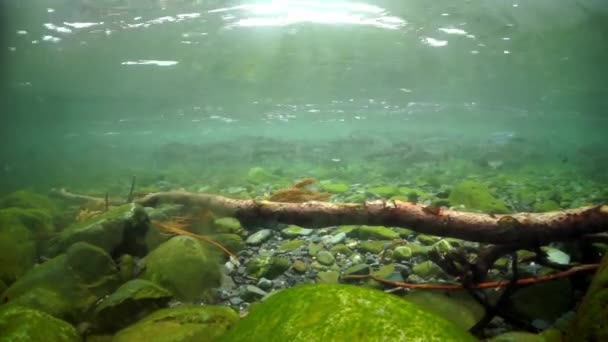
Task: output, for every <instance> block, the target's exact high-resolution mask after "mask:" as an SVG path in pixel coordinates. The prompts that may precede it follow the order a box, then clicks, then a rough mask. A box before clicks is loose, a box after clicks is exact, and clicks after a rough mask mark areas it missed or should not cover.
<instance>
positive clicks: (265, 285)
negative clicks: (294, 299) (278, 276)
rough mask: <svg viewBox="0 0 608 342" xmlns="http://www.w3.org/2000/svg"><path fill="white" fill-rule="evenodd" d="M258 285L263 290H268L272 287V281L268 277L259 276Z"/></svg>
mask: <svg viewBox="0 0 608 342" xmlns="http://www.w3.org/2000/svg"><path fill="white" fill-rule="evenodd" d="M258 287H259V288H260V289H262V290H264V291H268V290H271V289H272V281H271V280H270V279H266V278H261V279H260V280H259V281H258Z"/></svg>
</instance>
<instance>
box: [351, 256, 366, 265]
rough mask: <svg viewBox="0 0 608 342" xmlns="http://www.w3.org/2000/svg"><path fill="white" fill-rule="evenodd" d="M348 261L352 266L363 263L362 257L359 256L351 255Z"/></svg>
mask: <svg viewBox="0 0 608 342" xmlns="http://www.w3.org/2000/svg"><path fill="white" fill-rule="evenodd" d="M350 261H351V262H352V263H353V264H360V263H362V262H363V257H362V256H361V254H353V255H351V256H350Z"/></svg>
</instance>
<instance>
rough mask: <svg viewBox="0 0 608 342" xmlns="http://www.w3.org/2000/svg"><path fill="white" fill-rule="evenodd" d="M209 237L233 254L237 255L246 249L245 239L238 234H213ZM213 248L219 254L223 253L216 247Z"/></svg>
mask: <svg viewBox="0 0 608 342" xmlns="http://www.w3.org/2000/svg"><path fill="white" fill-rule="evenodd" d="M207 237H208V238H210V239H211V240H213V241H215V242H217V243H219V244H220V245H222V246H224V247H226V248H227V249H228V250H229V251H230V252H232V253H233V254H237V253H238V252H240V251H242V250H243V249H245V240H243V238H242V237H241V236H240V235H237V234H211V235H208V236H207ZM203 243H205V242H203ZM211 248H213V250H215V251H216V252H217V253H218V254H222V253H223V252H222V251H220V250H219V249H217V247H215V246H214V247H211Z"/></svg>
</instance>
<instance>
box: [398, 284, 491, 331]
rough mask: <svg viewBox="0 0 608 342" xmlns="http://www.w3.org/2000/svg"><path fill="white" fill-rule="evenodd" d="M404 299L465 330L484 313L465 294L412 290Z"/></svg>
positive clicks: (480, 307) (476, 303)
mask: <svg viewBox="0 0 608 342" xmlns="http://www.w3.org/2000/svg"><path fill="white" fill-rule="evenodd" d="M405 298H406V299H407V300H409V301H411V302H413V303H416V304H418V305H419V306H421V307H422V308H424V309H425V310H427V311H430V312H432V313H434V314H436V315H438V316H441V317H443V318H445V319H447V320H449V321H451V322H453V323H455V324H457V325H459V326H460V327H461V328H463V329H466V330H468V329H470V328H471V327H473V326H474V325H475V324H476V323H477V322H478V321H479V320H481V318H482V317H483V315H484V311H485V310H484V308H483V307H482V306H481V305H480V304H479V303H478V302H477V301H475V299H473V298H471V296H470V295H468V294H467V293H466V292H451V293H443V292H439V291H428V290H422V291H421V290H414V291H412V292H411V293H410V294H408V295H407V296H406V297H405Z"/></svg>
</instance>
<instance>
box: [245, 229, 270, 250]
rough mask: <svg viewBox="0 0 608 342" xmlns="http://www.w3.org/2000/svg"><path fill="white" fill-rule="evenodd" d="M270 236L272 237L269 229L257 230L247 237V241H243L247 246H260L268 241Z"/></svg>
mask: <svg viewBox="0 0 608 342" xmlns="http://www.w3.org/2000/svg"><path fill="white" fill-rule="evenodd" d="M270 236H272V230H270V229H262V230H259V231H257V232H255V233H253V234H251V235H249V237H248V238H247V241H245V242H246V243H247V244H248V245H254V246H257V245H260V244H262V243H263V242H264V241H266V240H268V238H270Z"/></svg>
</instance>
